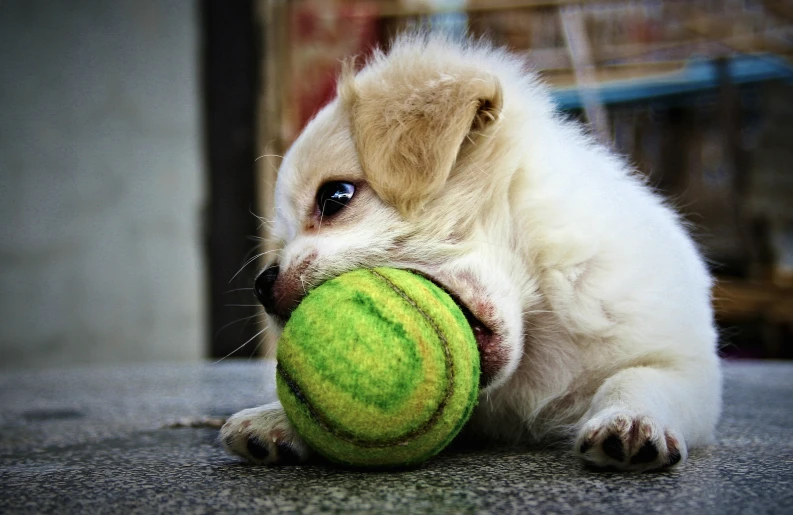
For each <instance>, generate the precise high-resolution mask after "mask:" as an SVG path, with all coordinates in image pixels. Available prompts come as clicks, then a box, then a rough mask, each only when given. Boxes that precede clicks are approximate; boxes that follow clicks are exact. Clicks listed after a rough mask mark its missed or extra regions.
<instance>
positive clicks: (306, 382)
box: [276, 268, 479, 467]
mask: <svg viewBox="0 0 793 515" xmlns="http://www.w3.org/2000/svg"><path fill="white" fill-rule="evenodd" d="M277 359H278V365H277V374H276V385H277V392H278V397H279V399H280V400H281V404H282V405H283V407H284V410H285V411H286V415H287V417H288V418H289V420H290V421H291V422H292V424H293V425H294V426H295V428H296V429H297V431H298V433H299V434H300V435H301V436H302V437H303V439H304V440H306V441H307V442H308V444H309V445H310V446H312V447H313V448H314V449H315V450H316V451H318V452H319V453H320V454H322V455H324V456H325V457H327V458H328V459H330V460H332V461H335V462H337V463H341V464H344V465H351V466H359V467H391V466H406V465H416V464H419V463H421V462H423V461H425V460H426V459H428V458H430V457H431V456H433V455H435V454H436V453H438V452H439V451H440V450H441V449H443V448H444V447H445V446H446V445H448V444H449V442H451V440H452V438H454V436H455V435H456V434H457V433H458V432H459V431H460V429H462V427H463V425H464V424H465V422H466V421H467V420H468V418H469V417H470V415H471V412H472V411H473V408H474V406H475V405H476V400H477V397H478V393H479V392H478V387H479V352H478V350H477V347H476V340H475V339H474V335H473V332H472V331H471V328H470V326H469V324H468V322H467V321H466V319H465V316H464V315H463V313H462V311H460V308H459V307H458V306H457V305H456V304H455V303H454V301H453V300H452V299H451V297H449V295H448V294H447V293H446V292H445V291H443V290H442V289H441V288H439V287H438V286H436V285H435V284H433V283H432V282H431V281H429V280H427V279H425V278H424V277H421V276H419V275H416V274H414V273H411V272H407V271H404V270H397V269H393V268H375V269H371V270H363V269H361V270H355V271H352V272H348V273H346V274H344V275H341V276H339V277H336V278H335V279H331V280H330V281H327V282H325V283H324V284H322V285H320V286H319V287H317V288H315V289H314V290H312V291H311V292H310V293H309V294H308V296H306V298H305V299H304V300H303V301H302V302H301V303H300V305H299V306H298V307H297V309H296V310H295V311H294V312H293V313H292V316H291V317H290V319H289V322H288V323H287V324H286V327H284V331H283V334H282V336H281V339H280V341H279V343H278V353H277Z"/></svg>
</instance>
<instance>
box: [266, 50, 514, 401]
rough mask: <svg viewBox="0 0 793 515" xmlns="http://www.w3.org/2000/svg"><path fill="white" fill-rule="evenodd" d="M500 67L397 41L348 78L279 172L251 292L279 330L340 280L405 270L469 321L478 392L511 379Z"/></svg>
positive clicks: (462, 53)
mask: <svg viewBox="0 0 793 515" xmlns="http://www.w3.org/2000/svg"><path fill="white" fill-rule="evenodd" d="M498 59H502V60H503V59H504V56H503V55H501V54H497V53H495V52H494V51H492V50H489V49H482V48H476V47H470V48H462V47H459V46H456V45H454V44H451V43H449V42H447V41H444V40H437V39H425V38H404V39H402V40H400V41H398V42H397V43H396V44H395V45H394V47H393V48H392V50H391V52H390V53H389V54H388V55H382V54H381V55H376V56H375V57H374V58H373V60H372V61H371V62H370V63H369V64H368V65H367V66H366V67H365V68H364V69H363V70H362V71H361V72H360V73H358V74H354V73H353V72H352V71H351V70H349V69H347V70H345V72H344V73H343V75H342V77H341V79H340V81H339V95H338V98H337V99H336V100H335V101H333V102H332V103H330V104H329V105H328V106H327V107H325V108H324V109H323V110H322V111H321V112H320V113H319V114H318V115H317V116H316V118H315V119H314V120H313V121H312V122H311V123H309V125H308V126H307V127H306V129H305V130H304V132H303V133H302V134H301V135H300V137H299V138H298V139H297V141H296V142H295V144H294V145H293V146H292V148H291V149H290V150H289V152H288V153H287V155H286V156H285V158H284V161H283V163H282V165H281V169H280V170H279V175H278V180H277V183H276V190H275V196H276V213H275V223H274V232H275V235H276V236H277V237H278V238H279V239H280V240H281V243H282V247H281V251H280V255H279V257H278V258H277V259H276V260H274V261H273V263H272V264H271V265H270V266H268V267H267V268H266V269H265V270H264V271H263V272H262V273H261V274H260V276H259V278H258V279H257V282H256V290H257V295H258V296H259V298H260V300H261V301H262V303H263V304H264V306H265V309H266V311H267V312H268V314H269V315H271V317H272V319H273V320H272V321H273V325H275V326H276V327H280V326H282V325H283V323H284V322H285V321H286V320H287V319H288V318H289V315H290V314H291V312H292V310H294V308H295V307H296V306H297V305H298V303H299V302H300V301H301V300H302V298H303V297H304V296H305V295H306V293H307V292H308V291H309V290H310V289H311V288H313V287H314V286H317V285H318V284H320V283H321V282H323V281H325V280H327V279H329V278H332V277H335V276H337V275H339V274H341V273H343V272H346V271H349V270H352V269H355V268H361V267H366V268H369V267H377V266H391V267H397V268H405V269H410V270H414V271H416V272H418V273H421V274H423V275H425V276H426V277H428V278H429V279H431V280H433V281H435V282H436V283H437V284H439V285H441V286H442V287H443V288H445V289H446V290H447V291H448V292H449V293H450V294H451V295H452V296H453V297H454V298H455V300H456V301H457V302H458V304H459V305H460V306H461V307H462V308H463V310H464V312H465V313H466V315H467V316H468V319H469V322H470V323H471V326H472V328H473V331H474V334H475V336H476V338H477V343H478V345H479V349H480V354H481V358H482V370H483V378H482V382H483V386H484V387H486V388H494V387H496V386H498V385H499V384H502V383H503V382H505V381H506V379H507V378H508V377H509V376H510V375H511V374H512V372H513V371H514V370H515V369H516V367H517V365H518V362H519V359H520V356H521V355H522V340H523V338H522V322H521V316H522V315H521V313H522V306H523V304H524V302H525V299H524V296H525V295H524V293H525V291H526V290H527V289H528V288H529V286H528V285H529V280H528V279H527V278H526V277H524V275H525V271H523V270H522V267H521V265H520V260H519V259H518V257H517V253H516V251H515V250H514V249H513V246H514V236H513V235H514V230H515V228H514V227H513V224H512V217H511V208H510V205H511V201H510V198H511V194H512V193H511V190H512V184H511V182H512V179H511V178H512V175H513V173H514V168H515V166H517V165H516V164H515V163H516V161H515V158H514V150H513V148H514V145H513V144H512V143H511V142H510V141H509V140H508V138H507V137H506V135H507V134H509V132H510V130H509V125H508V123H509V122H508V120H507V119H506V116H507V115H508V113H507V111H506V107H507V106H505V103H504V101H505V95H504V87H503V84H502V82H501V80H500V79H499V76H498V72H497V68H498V67H497V66H496V67H495V68H496V70H495V71H494V69H493V66H492V65H493V63H492V62H491V61H492V60H496V61H498ZM502 64H503V63H502Z"/></svg>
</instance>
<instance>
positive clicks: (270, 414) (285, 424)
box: [220, 402, 312, 465]
mask: <svg viewBox="0 0 793 515" xmlns="http://www.w3.org/2000/svg"><path fill="white" fill-rule="evenodd" d="M220 439H221V442H223V446H224V447H225V448H226V450H227V451H228V452H229V453H231V454H236V455H237V456H241V457H243V458H245V459H246V460H248V461H251V462H253V463H256V464H260V465H285V464H295V463H300V462H303V461H305V460H306V459H308V457H309V456H310V454H311V452H312V451H311V449H310V448H309V447H308V445H306V443H305V442H304V441H303V440H302V438H300V436H299V435H298V434H297V431H296V430H295V428H294V427H292V424H291V423H290V422H289V420H288V419H287V418H286V413H284V409H283V407H282V406H281V403H280V402H273V403H272V404H266V405H264V406H259V407H257V408H250V409H246V410H242V411H240V412H239V413H235V414H234V415H233V416H232V417H231V418H229V419H228V421H226V423H225V424H224V425H223V427H222V428H221V429H220Z"/></svg>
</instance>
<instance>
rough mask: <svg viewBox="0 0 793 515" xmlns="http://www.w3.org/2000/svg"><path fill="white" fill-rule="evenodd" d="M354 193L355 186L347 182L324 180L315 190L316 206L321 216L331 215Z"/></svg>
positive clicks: (344, 204)
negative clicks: (317, 189)
mask: <svg viewBox="0 0 793 515" xmlns="http://www.w3.org/2000/svg"><path fill="white" fill-rule="evenodd" d="M353 195H355V186H354V185H353V184H352V183H349V182H341V181H333V182H326V183H325V184H323V185H322V186H320V187H319V191H317V207H318V208H319V214H320V215H322V216H333V215H335V214H336V213H338V212H339V211H341V208H343V207H344V206H346V205H347V204H349V203H350V200H352V196H353Z"/></svg>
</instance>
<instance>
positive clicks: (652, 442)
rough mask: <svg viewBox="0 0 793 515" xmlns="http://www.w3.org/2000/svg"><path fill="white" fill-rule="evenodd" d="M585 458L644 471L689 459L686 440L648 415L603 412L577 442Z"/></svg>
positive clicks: (601, 465)
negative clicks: (687, 457)
mask: <svg viewBox="0 0 793 515" xmlns="http://www.w3.org/2000/svg"><path fill="white" fill-rule="evenodd" d="M575 451H576V452H577V453H578V454H579V455H580V456H581V458H582V459H584V461H586V462H588V463H590V464H592V465H594V466H595V467H599V468H616V469H619V470H629V471H635V472H641V471H644V470H658V469H666V468H671V467H675V466H677V465H679V464H681V463H683V462H684V461H685V460H686V456H687V454H688V453H687V450H686V444H685V442H684V441H683V439H682V438H681V437H680V436H678V435H677V434H676V433H675V432H674V431H672V430H671V429H669V428H665V427H663V426H662V425H660V424H659V423H657V421H655V420H654V419H652V418H651V417H648V416H643V415H630V414H626V413H620V412H609V413H601V414H598V415H596V416H595V417H593V418H592V419H591V420H589V422H587V423H586V424H584V427H583V428H582V430H581V432H580V434H579V436H578V439H577V441H576V444H575Z"/></svg>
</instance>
